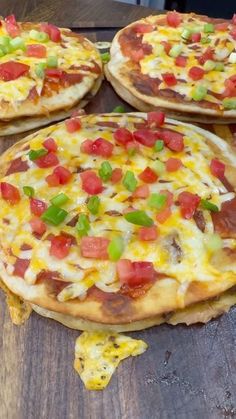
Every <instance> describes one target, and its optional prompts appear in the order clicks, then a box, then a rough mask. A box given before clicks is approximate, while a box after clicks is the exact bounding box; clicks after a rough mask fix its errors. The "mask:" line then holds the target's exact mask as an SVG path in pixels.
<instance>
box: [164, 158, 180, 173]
mask: <svg viewBox="0 0 236 419" xmlns="http://www.w3.org/2000/svg"><path fill="white" fill-rule="evenodd" d="M182 166H183V165H182V161H181V160H180V159H176V158H174V157H170V158H169V159H168V160H167V161H166V170H167V172H176V171H177V170H179V169H180V168H181V167H182Z"/></svg>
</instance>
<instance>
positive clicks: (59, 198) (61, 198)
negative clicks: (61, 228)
mask: <svg viewBox="0 0 236 419" xmlns="http://www.w3.org/2000/svg"><path fill="white" fill-rule="evenodd" d="M67 201H69V197H68V196H67V195H66V194H64V193H63V192H61V193H59V194H58V195H56V196H54V197H53V198H52V199H50V202H51V203H52V204H53V205H55V206H56V207H60V206H61V205H64V204H65V203H66V202H67Z"/></svg>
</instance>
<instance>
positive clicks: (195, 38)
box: [191, 32, 202, 42]
mask: <svg viewBox="0 0 236 419" xmlns="http://www.w3.org/2000/svg"><path fill="white" fill-rule="evenodd" d="M201 37H202V35H201V32H195V33H192V35H191V41H192V42H200V41H201Z"/></svg>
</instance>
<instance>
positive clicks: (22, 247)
mask: <svg viewBox="0 0 236 419" xmlns="http://www.w3.org/2000/svg"><path fill="white" fill-rule="evenodd" d="M32 249H33V247H32V246H31V245H30V244H27V243H23V244H22V245H21V247H20V250H22V251H25V250H32Z"/></svg>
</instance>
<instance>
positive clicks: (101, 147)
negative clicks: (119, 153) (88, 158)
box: [93, 138, 114, 157]
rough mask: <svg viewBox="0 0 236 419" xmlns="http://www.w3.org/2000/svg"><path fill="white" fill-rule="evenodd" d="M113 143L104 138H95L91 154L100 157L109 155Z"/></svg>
mask: <svg viewBox="0 0 236 419" xmlns="http://www.w3.org/2000/svg"><path fill="white" fill-rule="evenodd" d="M113 148H114V145H113V144H112V143H110V141H107V140H104V138H97V140H95V141H94V142H93V154H96V155H97V156H102V157H111V155H112V152H113Z"/></svg>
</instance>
